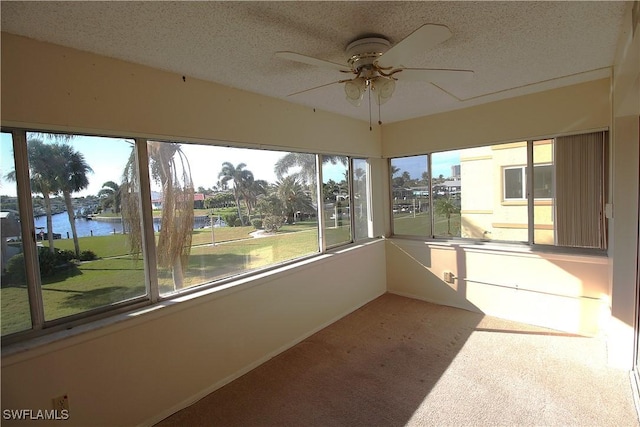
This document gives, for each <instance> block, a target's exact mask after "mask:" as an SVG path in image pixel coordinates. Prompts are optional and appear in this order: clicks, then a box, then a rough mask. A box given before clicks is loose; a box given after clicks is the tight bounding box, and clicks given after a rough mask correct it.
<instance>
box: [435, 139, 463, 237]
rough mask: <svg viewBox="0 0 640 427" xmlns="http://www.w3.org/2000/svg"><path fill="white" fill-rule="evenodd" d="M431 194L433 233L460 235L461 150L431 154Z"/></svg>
mask: <svg viewBox="0 0 640 427" xmlns="http://www.w3.org/2000/svg"><path fill="white" fill-rule="evenodd" d="M431 167H432V171H433V177H432V178H431V194H433V235H434V236H436V237H460V233H461V222H460V204H461V199H462V181H461V179H460V178H461V177H460V151H446V152H441V153H433V154H432V155H431Z"/></svg>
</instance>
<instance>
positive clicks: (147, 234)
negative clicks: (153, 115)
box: [135, 138, 160, 302]
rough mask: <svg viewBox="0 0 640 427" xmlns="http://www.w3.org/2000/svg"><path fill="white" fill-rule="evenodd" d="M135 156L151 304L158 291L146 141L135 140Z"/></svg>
mask: <svg viewBox="0 0 640 427" xmlns="http://www.w3.org/2000/svg"><path fill="white" fill-rule="evenodd" d="M135 141H136V142H135V144H136V156H137V163H138V175H139V183H140V188H139V189H138V191H140V201H139V203H140V212H141V218H142V256H143V259H144V264H145V267H144V269H145V276H146V277H145V279H146V280H145V281H146V286H147V293H148V295H149V299H150V300H151V302H157V301H158V300H159V299H160V291H159V289H158V266H157V265H156V241H155V235H154V228H153V209H152V208H151V182H150V179H149V155H148V152H147V140H146V139H144V138H136V140H135Z"/></svg>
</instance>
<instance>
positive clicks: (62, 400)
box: [52, 394, 69, 411]
mask: <svg viewBox="0 0 640 427" xmlns="http://www.w3.org/2000/svg"><path fill="white" fill-rule="evenodd" d="M52 400H53V409H55V410H56V411H62V410H67V411H68V410H69V396H67V395H66V394H65V395H63V396H58V397H54V398H53V399H52Z"/></svg>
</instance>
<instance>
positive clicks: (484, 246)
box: [389, 236, 608, 263]
mask: <svg viewBox="0 0 640 427" xmlns="http://www.w3.org/2000/svg"><path fill="white" fill-rule="evenodd" d="M389 239H390V240H397V241H405V242H410V244H413V245H417V246H424V245H427V246H430V247H437V248H442V249H452V250H453V249H462V250H464V251H468V252H486V253H495V254H505V255H508V254H511V255H522V256H541V255H543V256H545V257H548V258H549V257H550V258H554V259H571V260H574V261H578V260H580V259H581V258H582V259H584V261H585V262H596V263H601V262H608V261H607V260H608V255H607V251H606V250H603V249H589V248H568V247H558V246H548V245H532V246H530V245H527V244H524V243H518V242H496V241H480V240H463V239H460V240H458V239H425V238H419V237H410V236H392V237H390V238H389Z"/></svg>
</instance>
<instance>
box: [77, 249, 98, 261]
mask: <svg viewBox="0 0 640 427" xmlns="http://www.w3.org/2000/svg"><path fill="white" fill-rule="evenodd" d="M97 258H98V256H97V255H96V254H95V252H93V251H82V252H80V261H93V260H94V259H97Z"/></svg>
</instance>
